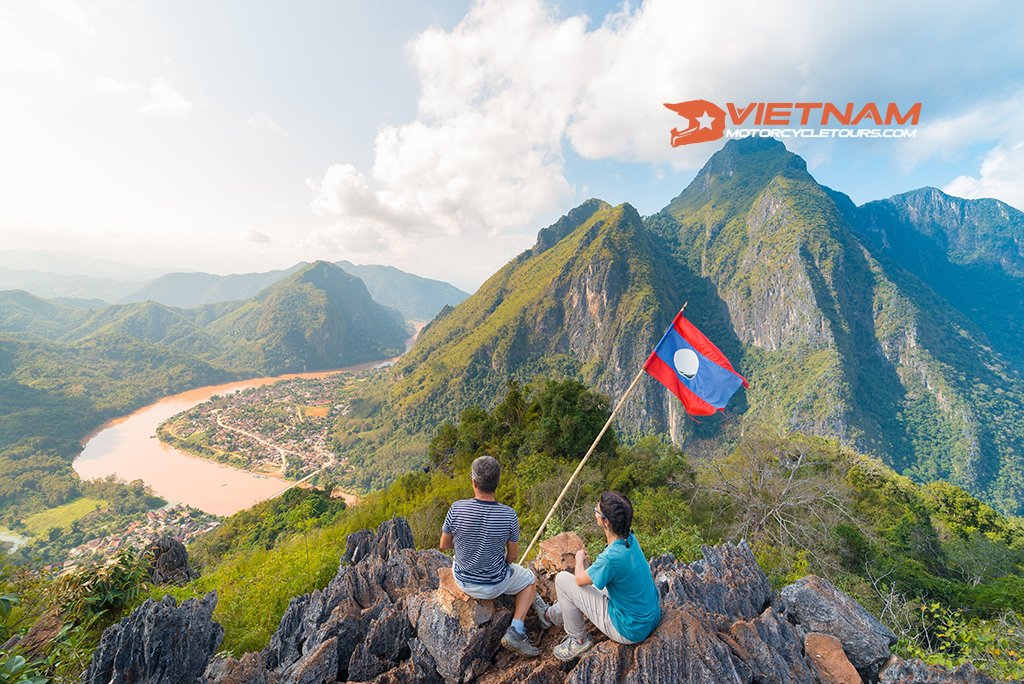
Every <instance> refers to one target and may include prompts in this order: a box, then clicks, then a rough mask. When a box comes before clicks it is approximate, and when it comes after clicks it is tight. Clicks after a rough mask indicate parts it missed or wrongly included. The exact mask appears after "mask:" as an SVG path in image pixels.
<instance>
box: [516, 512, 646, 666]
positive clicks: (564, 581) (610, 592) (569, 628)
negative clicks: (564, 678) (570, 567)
mask: <svg viewBox="0 0 1024 684" xmlns="http://www.w3.org/2000/svg"><path fill="white" fill-rule="evenodd" d="M594 517H595V519H596V520H597V525H598V527H600V528H601V530H602V531H604V536H605V539H606V540H607V542H608V546H606V547H605V549H604V551H602V552H601V554H600V555H599V556H598V557H597V558H596V559H595V560H594V563H593V564H592V565H591V566H590V567H589V568H586V567H584V558H585V557H586V552H584V551H582V550H581V551H578V552H577V553H576V572H575V573H571V572H560V573H558V575H557V576H556V577H555V593H556V594H557V595H558V602H557V603H555V604H554V605H552V606H548V605H547V604H546V603H545V602H544V599H542V598H541V597H540V595H539V594H538V595H537V598H535V599H534V602H533V605H534V608H535V609H536V611H537V616H538V618H539V619H540V623H541V625H542V626H543V627H545V628H547V627H550V626H551V625H552V624H555V625H559V626H563V627H564V628H565V632H566V634H567V635H568V636H567V637H566V639H565V641H563V642H562V643H561V644H559V645H558V646H556V647H555V650H554V655H555V657H556V658H558V659H559V660H572V659H573V658H576V657H577V656H579V655H580V654H581V653H583V652H584V651H586V650H587V649H588V648H590V647H591V646H593V641H592V640H591V639H590V636H589V635H588V634H587V625H586V620H585V619H584V618H587V619H589V620H590V622H592V623H593V624H594V625H595V626H596V627H597V628H598V629H600V630H601V631H602V632H604V633H605V634H606V635H607V636H608V638H609V639H611V640H613V641H616V642H618V643H620V644H635V643H639V642H641V641H643V640H644V639H646V638H647V637H648V636H649V635H650V633H651V632H653V631H654V628H655V627H657V626H658V622H660V620H661V606H660V604H659V597H658V590H657V588H656V587H655V586H654V578H653V577H652V576H651V567H650V565H648V563H647V559H646V558H645V557H644V552H643V550H642V549H641V548H640V543H639V542H638V541H637V539H636V536H635V535H634V534H633V532H632V530H631V529H630V527H631V525H632V524H633V504H631V503H630V501H629V499H627V498H626V497H625V496H623V495H622V494H619V493H618V492H605V493H604V494H602V495H601V498H600V501H599V502H598V505H597V506H596V507H595V508H594Z"/></svg>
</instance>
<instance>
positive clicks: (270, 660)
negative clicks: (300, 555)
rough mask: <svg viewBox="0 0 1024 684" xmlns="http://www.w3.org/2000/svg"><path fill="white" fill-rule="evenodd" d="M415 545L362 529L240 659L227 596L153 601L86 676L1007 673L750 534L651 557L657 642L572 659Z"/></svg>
mask: <svg viewBox="0 0 1024 684" xmlns="http://www.w3.org/2000/svg"><path fill="white" fill-rule="evenodd" d="M412 546H413V540H412V533H411V531H410V529H409V526H408V524H407V523H406V522H405V520H402V519H400V518H396V519H394V520H390V521H387V522H385V523H383V524H381V525H380V527H378V528H377V530H376V532H370V531H367V530H364V531H362V532H358V533H355V534H353V535H350V536H349V538H348V540H347V549H346V551H345V554H344V556H343V558H344V559H346V561H347V562H343V563H342V564H341V565H340V566H339V568H338V573H337V575H335V577H334V578H333V579H332V580H331V581H330V583H328V585H327V586H326V587H324V588H323V589H320V590H317V591H314V592H311V593H309V594H306V595H304V596H299V597H296V598H295V599H293V600H292V602H291V603H290V604H289V606H288V608H287V609H286V611H285V614H284V615H283V616H282V618H281V622H280V624H279V626H278V629H277V631H276V632H275V633H274V635H273V637H272V638H271V640H270V643H269V644H268V645H267V647H266V648H265V649H264V650H263V651H261V652H260V653H248V654H245V655H243V656H242V657H241V658H239V659H236V658H231V657H227V658H217V659H214V660H212V661H211V657H212V654H213V653H214V651H215V650H216V648H217V645H218V644H219V643H220V638H221V634H222V630H221V629H220V627H219V625H216V624H215V623H213V622H212V620H211V614H212V611H213V606H214V604H215V602H216V597H215V595H212V594H211V595H209V596H207V597H206V598H204V599H203V600H202V601H188V602H186V603H184V604H182V605H181V606H180V607H176V606H175V605H174V601H173V599H170V598H167V599H165V600H164V602H162V603H155V602H153V601H147V602H146V603H145V604H144V605H143V606H142V607H140V608H139V609H138V610H136V611H135V612H134V613H133V614H132V615H131V616H130V617H128V618H126V619H125V620H122V621H121V623H119V624H118V625H115V626H114V627H111V628H110V629H108V630H107V632H105V633H104V636H103V640H102V642H101V644H100V648H99V649H98V650H97V652H96V654H95V656H94V659H93V663H92V664H91V665H90V667H89V671H88V672H87V676H86V679H85V682H86V683H87V684H93V683H95V684H100V683H103V684H106V683H107V682H129V681H133V682H135V681H138V682H143V681H144V682H162V683H163V682H166V683H167V684H171V683H175V684H177V683H181V684H186V683H187V684H192V683H193V682H203V683H204V684H241V683H242V682H247V683H252V684H328V683H332V682H337V681H353V682H370V683H373V684H413V683H414V682H415V683H425V684H441V683H444V684H461V683H463V682H479V683H480V684H513V683H514V684H561V683H564V682H572V683H574V684H619V683H625V684H641V683H643V684H679V683H693V684H697V683H702V684H703V683H706V684H719V683H726V682H733V683H736V684H755V683H759V684H760V683H763V684H829V683H832V682H842V683H843V684H847V683H849V684H856V683H857V682H861V681H862V677H863V678H864V681H867V682H872V683H873V682H877V681H878V679H877V677H878V676H879V673H880V676H881V682H883V683H885V684H904V683H906V682H936V683H937V684H946V683H947V682H948V683H950V684H960V683H962V684H988V683H989V682H991V681H992V680H991V679H989V678H987V677H985V676H984V675H982V674H981V673H979V672H978V671H977V670H974V669H973V668H960V669H958V670H955V671H952V672H950V671H945V670H941V669H939V668H933V667H929V666H926V665H924V664H922V663H920V662H919V661H906V662H904V661H902V660H899V659H897V658H891V657H890V654H889V643H890V641H891V640H892V637H891V632H888V630H886V629H885V628H884V627H883V626H881V624H880V623H878V621H877V620H875V619H874V618H873V617H871V616H870V615H869V614H868V613H867V612H866V611H865V610H864V609H863V608H862V607H861V606H860V605H859V604H857V603H856V601H854V600H853V599H851V598H850V597H848V596H846V595H845V594H843V593H842V592H840V591H839V590H838V589H836V588H835V587H834V586H833V585H831V584H830V583H828V582H826V581H825V580H822V579H820V578H817V577H813V576H810V577H806V578H804V579H803V580H800V581H799V582H796V583H794V584H792V585H790V586H788V587H786V588H785V589H783V591H782V595H781V597H780V596H779V595H777V594H775V593H774V592H773V591H772V590H771V588H770V586H769V585H768V580H767V578H766V577H765V575H764V573H763V572H762V571H761V569H760V567H758V565H757V562H756V561H755V560H754V556H753V554H752V553H751V550H750V548H749V547H748V546H747V545H746V543H744V542H740V543H739V544H736V545H733V544H724V545H721V546H716V547H704V549H703V551H704V558H703V559H701V560H698V561H695V562H693V563H680V562H678V561H676V560H674V559H673V558H671V557H670V556H663V557H660V558H657V559H655V560H654V561H652V562H651V568H652V572H654V574H655V576H656V581H657V583H658V585H659V590H660V591H661V595H662V608H663V612H662V621H661V624H660V625H659V626H658V628H657V629H656V630H655V631H654V633H653V634H652V635H651V636H650V637H648V638H647V639H646V640H644V641H643V642H642V643H640V644H632V645H622V644H617V643H614V642H611V641H608V640H607V639H605V638H604V637H603V636H602V635H600V634H596V633H595V635H594V636H595V640H596V641H597V643H596V645H595V646H594V648H592V649H591V650H590V651H588V652H586V653H584V654H583V655H582V656H581V657H580V658H579V659H578V660H577V661H575V662H571V663H561V662H559V661H558V660H556V659H555V658H554V657H553V656H552V655H551V649H552V647H553V646H554V645H555V644H556V643H557V642H558V641H559V640H560V639H561V638H562V637H563V634H562V633H561V632H560V631H559V630H556V629H551V630H548V631H547V632H546V633H541V632H540V630H539V625H538V623H537V622H536V619H535V618H534V617H533V616H532V615H531V616H530V617H529V618H528V619H527V627H528V629H529V631H531V632H532V633H533V634H540V643H539V647H540V649H541V652H542V655H541V657H539V658H536V659H525V658H522V657H519V656H516V655H514V654H512V653H510V652H509V651H506V650H504V649H502V648H501V647H500V640H501V636H502V634H503V633H504V631H505V629H506V628H507V627H508V625H509V622H510V621H511V619H512V601H511V599H510V598H508V597H503V598H502V599H498V600H495V601H491V602H477V601H476V600H475V599H471V598H470V597H468V596H466V595H465V594H464V593H462V592H461V590H460V589H459V588H458V586H457V585H456V584H455V583H454V581H452V578H451V571H450V561H449V559H448V557H447V556H445V555H444V554H441V553H440V552H438V551H434V550H430V551H415V550H414V549H413V548H412ZM558 555H559V556H560V555H561V554H560V553H559V554H558ZM538 581H540V582H542V583H544V582H549V581H550V579H549V578H548V576H547V575H546V574H544V573H541V574H540V575H539V580H538ZM544 589H545V591H546V592H547V589H548V588H547V587H545V588H544ZM847 658H849V660H848V661H847V660H846V659H847ZM851 662H852V663H853V664H852V665H851ZM883 663H884V664H885V666H884V667H883ZM844 664H845V667H844ZM855 665H856V666H858V668H859V669H860V672H859V673H858V672H857V670H854V669H853V668H854V666H855Z"/></svg>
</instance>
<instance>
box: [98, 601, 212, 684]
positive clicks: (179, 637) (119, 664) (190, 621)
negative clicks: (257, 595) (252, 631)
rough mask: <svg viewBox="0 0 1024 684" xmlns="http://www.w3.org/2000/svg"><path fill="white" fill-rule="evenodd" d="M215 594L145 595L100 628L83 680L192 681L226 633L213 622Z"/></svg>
mask: <svg viewBox="0 0 1024 684" xmlns="http://www.w3.org/2000/svg"><path fill="white" fill-rule="evenodd" d="M216 605H217V594H216V593H215V592H210V593H209V594H207V595H206V596H204V597H203V598H202V599H198V600H197V599H190V600H188V601H185V602H184V603H182V604H181V605H180V606H178V605H177V604H176V603H175V601H174V598H173V597H171V596H165V597H164V598H163V600H162V601H159V602H157V601H154V600H152V599H148V600H147V601H146V602H145V603H143V604H142V605H141V606H139V607H138V608H136V609H135V611H134V612H133V613H132V614H131V615H129V616H128V617H126V618H124V619H123V620H121V621H120V622H118V623H117V624H116V625H111V626H110V627H108V628H107V629H106V630H105V631H104V632H103V637H102V638H101V639H100V645H99V647H98V648H97V649H96V652H95V653H94V654H93V657H92V662H91V663H90V664H89V668H88V669H87V670H86V671H85V676H84V677H83V679H82V681H83V683H84V684H108V683H110V682H112V683H113V684H122V683H125V684H127V683H128V682H146V683H147V684H193V682H199V681H201V679H200V678H201V677H202V675H203V671H204V670H205V669H206V667H207V664H208V663H209V661H210V658H211V657H212V656H213V654H214V653H215V652H216V651H217V647H218V646H220V642H221V639H223V638H224V628H223V627H221V626H220V625H219V624H217V623H216V622H214V621H213V609H214V607H215V606H216Z"/></svg>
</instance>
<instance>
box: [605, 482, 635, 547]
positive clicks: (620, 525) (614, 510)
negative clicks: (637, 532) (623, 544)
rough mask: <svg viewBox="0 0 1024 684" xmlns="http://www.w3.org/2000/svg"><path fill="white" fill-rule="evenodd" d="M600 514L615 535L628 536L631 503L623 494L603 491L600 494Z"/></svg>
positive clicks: (625, 537)
mask: <svg viewBox="0 0 1024 684" xmlns="http://www.w3.org/2000/svg"><path fill="white" fill-rule="evenodd" d="M600 504H601V515H602V516H603V517H604V519H605V520H607V521H608V524H609V526H611V528H612V532H613V533H614V534H615V536H617V537H622V538H623V539H627V538H629V533H630V532H631V531H632V530H631V529H630V528H631V527H632V525H633V504H632V503H630V501H629V499H627V498H626V495H625V494H620V493H619V492H605V493H604V494H602V495H601V501H600Z"/></svg>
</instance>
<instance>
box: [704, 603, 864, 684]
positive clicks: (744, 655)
mask: <svg viewBox="0 0 1024 684" xmlns="http://www.w3.org/2000/svg"><path fill="white" fill-rule="evenodd" d="M722 638H723V640H724V641H725V642H726V643H727V644H729V648H730V649H732V652H733V655H735V656H736V657H737V658H738V659H739V660H740V661H742V662H743V664H744V665H746V666H747V667H748V668H749V669H750V673H751V677H752V679H753V681H754V682H756V683H757V684H797V683H799V684H815V679H814V672H813V670H812V668H811V667H810V666H809V665H808V663H807V661H806V660H805V659H804V649H803V639H802V638H801V634H800V633H799V632H798V631H797V628H796V627H794V626H793V625H791V624H789V623H788V622H786V620H785V618H784V617H782V616H781V615H780V614H779V613H777V612H775V610H773V609H772V608H766V609H765V611H764V612H763V613H761V615H760V617H758V618H757V619H755V620H749V621H748V620H738V621H736V622H734V623H733V624H732V625H731V626H730V627H729V631H728V633H727V634H723V635H722ZM858 681H859V680H858Z"/></svg>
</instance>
